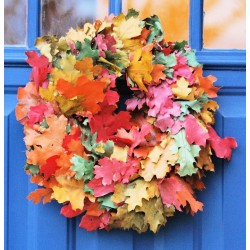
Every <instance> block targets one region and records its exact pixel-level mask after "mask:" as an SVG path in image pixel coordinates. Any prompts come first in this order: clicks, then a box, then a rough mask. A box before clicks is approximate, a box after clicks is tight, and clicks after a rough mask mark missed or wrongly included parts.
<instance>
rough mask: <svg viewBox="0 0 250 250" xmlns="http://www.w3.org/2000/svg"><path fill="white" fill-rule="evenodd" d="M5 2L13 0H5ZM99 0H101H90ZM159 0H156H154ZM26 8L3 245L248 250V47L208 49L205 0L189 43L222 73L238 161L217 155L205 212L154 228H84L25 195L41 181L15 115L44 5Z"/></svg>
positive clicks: (113, 6)
mask: <svg viewBox="0 0 250 250" xmlns="http://www.w3.org/2000/svg"><path fill="white" fill-rule="evenodd" d="M5 2H8V1H6V0H5ZM92 2H95V3H96V6H97V5H98V2H101V1H92ZM154 2H156V1H154ZM23 4H24V5H25V9H26V10H27V13H26V16H27V26H26V37H25V39H24V42H23V44H22V43H21V44H19V45H14V46H13V45H11V46H8V45H6V47H5V80H4V91H5V92H4V93H5V100H4V115H5V117H4V129H5V163H4V166H5V167H4V174H5V249H6V250H7V249H8V250H19V249H20V250H25V249H27V250H43V249H48V250H50V249H56V250H57V249H60V250H71V249H72V250H80V249H89V250H100V249H103V250H106V249H112V250H118V249H119V250H123V249H124V250H132V249H134V250H141V249H145V250H146V249H148V250H151V249H155V250H163V249H164V250H165V249H169V250H175V249H176V250H182V249H183V250H189V249H190V250H191V249H196V250H201V249H202V250H211V249H213V250H217V249H218V250H221V249H227V250H234V249H235V250H241V249H245V213H246V210H245V196H246V194H245V182H246V177H245V173H246V161H245V155H246V149H245V146H246V140H245V131H246V127H245V86H246V78H245V50H229V49H227V50H215V49H204V48H203V1H202V0H191V1H190V3H189V6H190V7H189V12H190V15H189V43H190V45H191V47H192V48H194V49H196V50H197V55H198V59H199V62H201V63H203V64H204V69H205V74H206V75H208V74H213V75H215V76H216V77H217V78H218V79H219V80H218V82H217V85H218V86H223V88H222V89H221V90H220V91H219V95H220V97H219V98H218V103H219V105H220V109H219V111H218V112H217V115H216V119H217V123H216V130H217V131H218V132H219V134H220V135H221V136H223V135H228V136H232V137H235V138H236V140H237V142H238V148H237V149H236V150H235V152H234V154H233V158H232V160H231V161H230V162H229V163H228V162H226V161H222V160H217V161H216V172H215V173H211V174H208V175H207V178H206V180H205V184H206V186H207V188H206V189H205V190H204V191H203V192H202V193H199V194H198V196H199V199H200V200H201V201H202V202H203V203H204V212H203V213H198V214H197V215H195V216H194V217H192V216H187V215H185V214H181V213H179V214H178V215H177V216H175V217H174V218H172V219H170V221H169V222H168V223H167V225H166V226H165V228H163V229H161V230H160V232H159V233H157V234H156V235H154V234H152V233H151V232H148V233H144V234H141V235H140V234H137V233H136V232H132V231H119V230H113V231H111V232H106V231H98V232H91V233H89V232H86V231H84V230H83V229H79V228H78V224H79V219H71V220H68V219H66V218H64V217H63V216H61V215H60V214H59V210H60V206H59V205H58V204H56V203H53V202H52V204H50V205H46V206H43V205H41V204H39V205H34V204H33V203H31V202H29V201H28V200H26V196H27V195H28V193H29V192H31V191H33V190H34V188H35V186H34V185H32V184H30V183H29V178H28V176H27V175H26V174H25V172H24V169H23V166H24V164H25V146H24V142H23V139H22V138H23V132H22V126H21V125H19V124H18V122H17V121H16V119H15V111H14V109H15V105H16V93H17V88H18V87H19V86H24V85H25V84H26V82H27V81H28V79H29V74H30V69H29V67H28V65H27V64H26V63H25V54H24V52H25V51H26V50H30V49H34V47H33V43H34V40H35V37H37V36H38V35H39V34H40V15H41V14H40V13H41V8H40V7H41V6H40V1H38V0H24V1H23ZM121 8H122V1H119V0H110V3H109V12H111V13H114V14H117V13H119V12H120V11H121Z"/></svg>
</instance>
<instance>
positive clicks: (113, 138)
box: [16, 10, 237, 232]
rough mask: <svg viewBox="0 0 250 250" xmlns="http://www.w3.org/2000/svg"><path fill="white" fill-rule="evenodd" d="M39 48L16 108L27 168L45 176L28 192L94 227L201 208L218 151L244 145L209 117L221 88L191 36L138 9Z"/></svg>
mask: <svg viewBox="0 0 250 250" xmlns="http://www.w3.org/2000/svg"><path fill="white" fill-rule="evenodd" d="M36 47H37V48H38V49H39V50H40V53H41V55H38V53H37V52H36V51H29V52H26V54H27V57H28V59H27V62H28V64H29V65H30V66H31V67H32V72H31V76H30V82H29V83H28V84H27V85H26V86H25V87H24V88H19V89H18V100H19V103H18V104H17V107H16V117H17V119H18V120H19V121H20V122H21V123H22V124H23V125H24V132H25V137H24V141H25V144H26V147H27V152H26V155H27V163H26V165H25V170H26V173H27V174H30V175H31V179H30V181H31V182H32V183H36V184H37V185H39V186H40V187H39V188H38V189H37V190H35V191H34V192H32V193H30V194H29V196H28V199H30V200H33V202H34V203H39V202H40V201H41V200H42V201H43V203H44V204H45V203H48V202H50V201H51V200H56V201H57V202H58V203H61V204H63V206H62V208H61V214H62V215H64V216H66V217H68V218H72V217H75V216H82V218H81V222H80V227H82V228H85V229H86V230H88V231H92V230H96V229H106V230H109V229H112V228H121V229H134V230H136V231H138V232H145V231H146V230H148V229H150V230H151V231H153V232H157V231H158V230H159V228H160V227H161V226H163V225H165V223H166V221H167V218H168V217H170V216H173V215H174V213H175V211H176V210H178V211H185V212H187V213H191V214H192V215H193V214H195V213H196V212H197V211H199V210H201V211H202V209H203V204H202V203H201V202H200V201H197V200H196V198H195V191H194V190H196V189H197V190H202V189H203V188H204V184H203V182H202V178H203V177H204V176H205V172H206V171H214V164H213V162H212V160H211V155H212V154H213V153H214V154H215V155H216V156H217V157H220V158H225V159H228V160H229V159H230V157H231V152H232V149H233V148H236V146H237V144H236V141H235V140H234V139H233V138H228V137H226V138H220V137H219V136H218V134H217V133H216V131H215V130H214V129H213V127H212V125H213V124H214V122H215V120H214V113H215V112H216V110H217V109H218V104H217V103H216V102H215V101H214V100H211V99H210V98H214V97H216V96H217V91H218V90H219V88H218V87H216V86H214V85H213V83H214V82H215V81H216V78H215V77H214V76H211V75H209V76H206V77H204V76H203V75H202V65H200V64H199V63H198V62H197V60H196V56H195V51H194V50H192V49H191V48H190V47H189V46H188V44H187V42H185V41H183V42H166V41H164V39H163V30H162V26H161V24H160V21H159V19H158V17H157V16H155V15H154V16H151V17H149V18H146V19H144V20H140V19H139V18H138V12H136V11H135V10H129V11H128V13H127V15H124V14H120V15H118V16H114V15H110V16H109V17H107V18H105V20H104V21H99V20H97V21H95V22H94V23H93V24H90V23H86V24H85V25H84V26H83V27H82V28H79V27H78V28H77V29H76V30H75V29H72V28H71V29H70V30H69V31H68V32H67V33H66V36H64V37H60V38H58V37H56V36H44V37H40V38H38V39H37V40H36ZM120 76H123V77H124V81H116V80H117V78H118V77H120ZM125 78H126V79H125ZM122 82H126V86H125V87H126V88H127V90H126V91H125V94H121V93H120V92H119V91H118V90H119V88H120V87H119V85H121V84H122ZM123 89H124V86H123ZM120 97H121V98H120ZM124 99H126V102H125V104H126V105H124V103H122V101H123V100H124ZM124 106H125V108H123V107H124Z"/></svg>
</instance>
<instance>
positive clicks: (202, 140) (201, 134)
mask: <svg viewBox="0 0 250 250" xmlns="http://www.w3.org/2000/svg"><path fill="white" fill-rule="evenodd" d="M183 125H184V127H185V131H186V136H187V141H188V143H189V144H192V143H195V144H197V145H199V146H203V147H205V146H206V141H207V139H208V138H209V135H208V132H207V131H206V130H205V129H204V128H202V127H201V126H200V125H199V123H198V122H197V120H196V118H195V117H194V116H193V115H187V116H185V121H184V124H183Z"/></svg>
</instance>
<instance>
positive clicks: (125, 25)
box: [113, 13, 142, 40]
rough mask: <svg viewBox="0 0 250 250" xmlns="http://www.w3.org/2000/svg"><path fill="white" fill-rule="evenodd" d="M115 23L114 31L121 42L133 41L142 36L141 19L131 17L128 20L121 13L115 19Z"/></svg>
mask: <svg viewBox="0 0 250 250" xmlns="http://www.w3.org/2000/svg"><path fill="white" fill-rule="evenodd" d="M113 22H114V28H113V30H114V32H115V33H116V35H117V36H118V37H119V38H120V39H121V40H126V39H131V38H133V37H137V36H139V35H140V34H141V31H142V28H140V27H139V24H140V19H139V17H136V18H135V17H130V18H129V19H127V20H126V18H125V15H124V14H122V13H121V14H120V15H118V16H116V17H115V18H114V19H113Z"/></svg>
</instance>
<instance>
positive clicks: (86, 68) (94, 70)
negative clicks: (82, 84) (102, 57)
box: [75, 57, 102, 80]
mask: <svg viewBox="0 0 250 250" xmlns="http://www.w3.org/2000/svg"><path fill="white" fill-rule="evenodd" d="M75 69H77V70H79V71H81V72H82V73H83V74H84V75H86V76H87V77H88V78H89V79H90V80H93V79H94V76H98V75H99V74H100V73H101V71H102V66H101V65H95V66H94V65H93V59H92V58H89V57H85V58H83V59H82V60H81V61H77V62H76V64H75Z"/></svg>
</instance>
